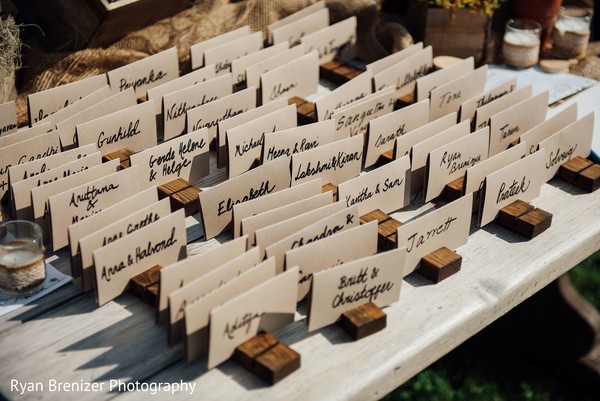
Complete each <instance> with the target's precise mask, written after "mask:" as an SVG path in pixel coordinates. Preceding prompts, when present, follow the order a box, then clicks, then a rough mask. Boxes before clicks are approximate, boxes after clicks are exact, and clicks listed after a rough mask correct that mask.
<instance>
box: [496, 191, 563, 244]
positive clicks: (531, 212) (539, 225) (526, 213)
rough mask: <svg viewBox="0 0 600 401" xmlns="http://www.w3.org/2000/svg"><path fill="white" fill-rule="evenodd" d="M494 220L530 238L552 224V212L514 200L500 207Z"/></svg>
mask: <svg viewBox="0 0 600 401" xmlns="http://www.w3.org/2000/svg"><path fill="white" fill-rule="evenodd" d="M494 221H495V222H496V223H498V224H500V225H501V226H503V227H506V228H508V229H509V230H511V231H513V232H515V233H517V234H520V235H522V236H523V237H525V238H527V239H532V238H534V237H537V236H538V235H540V234H541V233H543V232H544V231H546V230H547V229H548V228H549V227H550V226H551V225H552V213H548V212H546V211H545V210H542V209H539V208H536V207H534V206H533V205H531V204H529V203H527V202H523V201H522V200H516V201H514V202H513V203H511V204H510V205H508V206H505V207H503V208H502V209H500V212H498V216H497V217H496V220H494Z"/></svg>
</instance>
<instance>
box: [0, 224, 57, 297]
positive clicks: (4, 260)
mask: <svg viewBox="0 0 600 401" xmlns="http://www.w3.org/2000/svg"><path fill="white" fill-rule="evenodd" d="M42 238H43V237H42V229H41V228H40V226H38V225H37V224H35V223H32V222H30V221H25V220H14V221H9V222H6V223H3V224H0V289H2V290H3V291H6V292H9V293H16V294H22V293H27V292H29V291H32V290H35V289H36V288H37V287H38V286H40V285H41V284H42V283H43V282H44V280H45V279H46V263H45V261H44V246H43V243H42Z"/></svg>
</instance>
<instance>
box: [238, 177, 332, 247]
mask: <svg viewBox="0 0 600 401" xmlns="http://www.w3.org/2000/svg"><path fill="white" fill-rule="evenodd" d="M322 186H323V184H322V182H321V180H320V179H315V180H311V181H308V182H306V183H304V184H302V185H298V186H296V187H292V188H287V189H284V190H281V191H279V192H275V193H272V194H268V195H265V196H262V197H260V198H258V199H253V200H249V201H247V202H243V203H238V204H236V205H234V206H233V226H234V229H233V237H234V238H237V237H239V236H240V233H241V222H242V219H245V218H246V217H250V216H253V215H255V214H259V213H262V212H266V211H268V210H271V209H273V208H276V207H279V206H283V205H287V204H290V203H292V202H296V201H299V200H302V199H306V198H308V197H310V196H314V195H317V194H320V193H322Z"/></svg>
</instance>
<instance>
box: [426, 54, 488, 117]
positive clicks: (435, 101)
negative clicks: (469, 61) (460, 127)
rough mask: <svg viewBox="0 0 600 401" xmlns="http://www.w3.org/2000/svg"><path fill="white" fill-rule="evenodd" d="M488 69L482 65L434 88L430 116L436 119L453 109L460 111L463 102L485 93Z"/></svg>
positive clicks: (431, 96)
mask: <svg viewBox="0 0 600 401" xmlns="http://www.w3.org/2000/svg"><path fill="white" fill-rule="evenodd" d="M487 70H488V68H487V65H484V66H481V67H479V68H477V69H476V70H474V71H472V72H469V73H467V74H465V75H463V76H461V77H459V78H456V79H455V80H453V81H450V82H448V83H446V84H444V85H440V86H438V87H437V88H435V89H433V90H432V91H431V95H430V100H431V110H430V112H429V118H431V119H432V120H435V119H437V118H439V117H442V116H445V115H446V114H449V113H451V112H453V111H455V112H458V111H459V110H460V106H461V104H462V102H464V101H465V100H468V99H471V98H472V97H473V96H476V95H479V94H481V93H483V90H484V89H485V80H486V78H487ZM463 121H464V120H463Z"/></svg>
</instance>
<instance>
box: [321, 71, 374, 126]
mask: <svg viewBox="0 0 600 401" xmlns="http://www.w3.org/2000/svg"><path fill="white" fill-rule="evenodd" d="M372 80H373V73H372V72H371V71H365V72H363V73H362V74H360V75H359V76H357V77H356V78H354V79H351V80H350V81H348V82H346V83H345V84H343V85H341V86H340V87H338V88H336V89H334V90H333V91H331V92H330V93H328V94H327V95H326V96H323V97H322V98H320V99H318V100H317V101H316V102H315V113H316V114H317V121H323V120H329V119H330V118H331V117H332V116H333V112H334V111H335V110H336V109H339V108H340V107H344V106H347V105H349V104H351V103H353V102H356V101H358V100H361V99H364V98H366V97H367V96H369V95H370V94H371V93H372V92H373V88H372V84H371V81H372Z"/></svg>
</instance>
